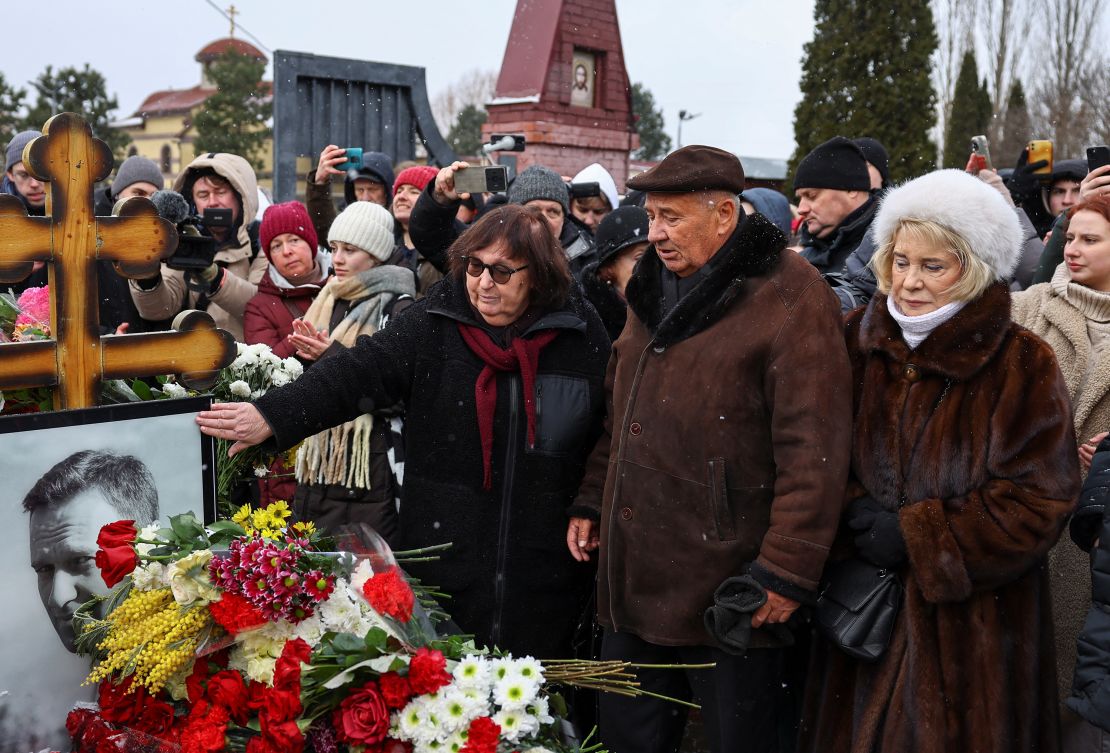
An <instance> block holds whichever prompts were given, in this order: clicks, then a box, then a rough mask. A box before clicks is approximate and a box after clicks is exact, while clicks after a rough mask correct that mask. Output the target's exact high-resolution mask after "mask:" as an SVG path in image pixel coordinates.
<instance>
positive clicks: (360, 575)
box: [336, 557, 374, 593]
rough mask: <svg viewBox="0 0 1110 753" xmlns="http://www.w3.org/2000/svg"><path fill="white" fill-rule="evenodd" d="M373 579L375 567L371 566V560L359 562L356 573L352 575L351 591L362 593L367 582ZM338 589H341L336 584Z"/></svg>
mask: <svg viewBox="0 0 1110 753" xmlns="http://www.w3.org/2000/svg"><path fill="white" fill-rule="evenodd" d="M373 577H374V566H373V565H371V564H370V558H369V557H367V558H366V559H361V560H359V561H358V565H357V566H355V569H354V572H352V573H351V590H353V591H355V592H356V593H362V587H363V586H364V585H366V581H368V580H370V579H371V578H373ZM336 588H337V589H338V588H339V585H338V584H336Z"/></svg>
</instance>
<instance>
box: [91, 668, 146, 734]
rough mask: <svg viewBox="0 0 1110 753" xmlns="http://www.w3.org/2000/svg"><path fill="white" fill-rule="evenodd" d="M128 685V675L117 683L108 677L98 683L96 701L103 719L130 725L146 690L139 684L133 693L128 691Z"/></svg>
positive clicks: (129, 685)
mask: <svg viewBox="0 0 1110 753" xmlns="http://www.w3.org/2000/svg"><path fill="white" fill-rule="evenodd" d="M130 687H131V678H130V677H126V678H124V679H123V680H122V681H121V682H120V683H119V684H118V685H117V684H116V683H115V682H113V681H112V680H110V679H109V680H104V681H102V682H101V683H100V693H99V696H98V698H97V702H98V703H99V704H100V715H101V716H102V717H104V719H105V721H109V722H112V723H113V724H122V725H125V726H128V727H129V726H131V722H132V721H133V720H134V719H135V716H136V715H137V714H138V712H139V705H140V704H141V703H142V699H143V697H144V696H146V694H147V692H146V689H145V688H143V687H141V686H140V687H137V688H135V691H134V692H133V693H129V692H128V690H129V689H130Z"/></svg>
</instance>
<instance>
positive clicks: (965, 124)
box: [942, 50, 991, 168]
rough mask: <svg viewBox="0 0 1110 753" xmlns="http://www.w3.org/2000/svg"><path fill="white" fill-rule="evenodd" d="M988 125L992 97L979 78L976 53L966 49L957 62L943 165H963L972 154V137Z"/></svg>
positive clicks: (983, 132)
mask: <svg viewBox="0 0 1110 753" xmlns="http://www.w3.org/2000/svg"><path fill="white" fill-rule="evenodd" d="M990 124H991V96H990V94H989V93H988V92H987V83H986V81H983V82H980V81H979V69H978V67H977V66H976V65H975V53H974V52H972V51H971V50H968V51H967V52H966V53H964V59H963V62H962V63H961V64H960V75H959V76H958V77H957V78H956V90H955V94H954V96H953V98H952V114H951V115H950V116H949V118H948V130H947V132H946V133H945V134H944V159H943V161H942V162H943V165H944V167H955V168H963V167H964V166H965V165H967V157H968V155H969V154H970V153H971V138H972V136H979V135H982V134H985V133H986V132H987V129H988V128H989V127H990Z"/></svg>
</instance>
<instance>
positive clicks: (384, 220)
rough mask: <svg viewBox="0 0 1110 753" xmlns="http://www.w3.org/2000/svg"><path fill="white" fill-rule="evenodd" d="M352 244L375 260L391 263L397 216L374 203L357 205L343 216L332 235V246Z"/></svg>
mask: <svg viewBox="0 0 1110 753" xmlns="http://www.w3.org/2000/svg"><path fill="white" fill-rule="evenodd" d="M335 241H340V242H342V243H349V244H351V245H352V246H355V247H356V248H359V249H361V250H363V251H365V252H366V253H368V254H370V255H371V256H373V257H374V258H375V259H377V260H378V261H388V260H389V257H390V256H392V254H393V247H394V244H395V242H394V240H393V216H392V215H391V214H390V213H389V211H388V210H387V209H385V207H382V206H380V205H378V204H375V203H374V202H372V201H355V202H352V203H350V204H348V205H347V208H346V209H344V210H343V211H342V212H340V213H339V216H338V217H336V218H335V222H333V223H331V230H329V231H328V243H334V242H335Z"/></svg>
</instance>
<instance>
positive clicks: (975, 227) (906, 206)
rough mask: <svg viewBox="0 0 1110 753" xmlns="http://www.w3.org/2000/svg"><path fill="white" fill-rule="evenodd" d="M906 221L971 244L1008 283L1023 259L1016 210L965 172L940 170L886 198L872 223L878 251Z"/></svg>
mask: <svg viewBox="0 0 1110 753" xmlns="http://www.w3.org/2000/svg"><path fill="white" fill-rule="evenodd" d="M905 219H915V220H927V221H929V222H935V223H936V224H938V225H940V226H942V227H944V228H947V229H948V230H951V231H952V232H953V233H955V234H956V235H958V236H960V237H961V238H963V239H964V240H966V241H967V243H968V245H969V246H971V251H972V253H974V254H975V255H976V256H978V257H979V258H980V259H981V260H982V261H983V262H985V263H986V265H987V266H988V267H990V268H991V270H992V271H993V272H994V275H995V279H998V280H1008V279H1010V278H1011V277H1012V276H1013V274H1014V270H1015V269H1017V265H1018V260H1019V259H1020V257H1021V245H1022V243H1021V237H1022V233H1021V224H1020V223H1019V222H1018V218H1017V213H1016V212H1015V211H1014V208H1013V207H1012V206H1010V205H1009V204H1007V203H1006V200H1005V199H1003V198H1002V194H1000V193H999V192H998V191H996V190H995V189H993V188H991V187H990V186H988V185H987V184H986V183H984V182H983V181H981V180H979V178H976V177H975V176H973V175H971V174H969V173H966V172H964V171H963V170H937V171H936V172H932V173H928V174H927V175H922V176H921V177H920V178H915V179H913V180H911V181H909V182H907V183H903V184H902V185H900V186H898V187H897V188H893V189H891V190H890V191H888V192H887V193H886V195H885V196H884V197H883V199H882V204H881V205H880V206H879V211H878V213H877V214H876V215H875V221H874V222H873V223H872V224H871V233H872V235H873V238H874V240H875V246H876V248H881V247H882V246H883V244H885V243H887V242H888V241H889V240H890V239H891V237H892V236H893V235H894V231H895V230H896V229H897V227H898V223H899V222H900V221H902V220H905Z"/></svg>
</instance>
